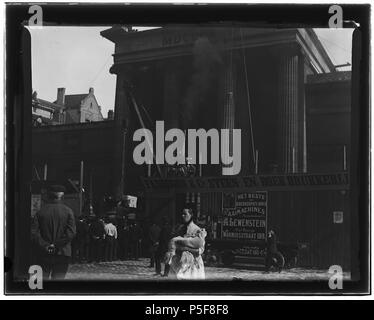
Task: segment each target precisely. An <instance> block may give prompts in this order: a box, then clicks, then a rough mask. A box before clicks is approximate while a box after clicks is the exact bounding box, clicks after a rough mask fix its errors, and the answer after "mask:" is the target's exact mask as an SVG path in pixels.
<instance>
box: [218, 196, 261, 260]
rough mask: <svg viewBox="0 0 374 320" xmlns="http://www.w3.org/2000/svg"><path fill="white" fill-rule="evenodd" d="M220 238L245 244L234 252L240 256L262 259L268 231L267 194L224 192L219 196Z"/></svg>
mask: <svg viewBox="0 0 374 320" xmlns="http://www.w3.org/2000/svg"><path fill="white" fill-rule="evenodd" d="M222 214H223V223H222V239H225V240H241V242H242V241H248V245H245V246H243V247H241V248H238V249H237V250H236V251H237V252H235V254H237V255H243V256H254V257H263V256H264V253H265V252H264V250H263V249H264V243H265V241H266V232H267V192H266V191H258V192H224V193H223V197H222Z"/></svg>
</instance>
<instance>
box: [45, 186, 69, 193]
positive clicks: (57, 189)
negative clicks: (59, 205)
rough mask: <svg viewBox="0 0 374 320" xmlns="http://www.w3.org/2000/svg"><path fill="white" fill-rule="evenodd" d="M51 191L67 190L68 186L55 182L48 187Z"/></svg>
mask: <svg viewBox="0 0 374 320" xmlns="http://www.w3.org/2000/svg"><path fill="white" fill-rule="evenodd" d="M48 191H49V192H66V188H65V187H64V186H62V185H59V184H53V185H51V186H49V188H48Z"/></svg>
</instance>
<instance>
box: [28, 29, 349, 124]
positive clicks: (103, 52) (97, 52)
mask: <svg viewBox="0 0 374 320" xmlns="http://www.w3.org/2000/svg"><path fill="white" fill-rule="evenodd" d="M108 28H109V27H102V26H101V27H50V26H48V27H47V26H45V27H39V28H32V27H31V28H29V29H30V33H31V50H32V51H31V54H32V57H31V59H32V87H33V90H34V91H37V93H38V98H41V99H44V100H48V101H52V102H53V101H55V100H56V96H57V88H61V87H64V88H66V94H81V93H88V90H89V88H90V87H93V88H94V89H95V97H96V99H97V101H98V103H99V105H100V106H101V108H102V112H103V116H104V117H106V116H107V112H108V110H110V109H114V97H115V89H116V75H112V74H110V73H109V69H110V67H111V66H112V64H113V57H112V55H113V53H114V44H113V43H112V42H111V41H109V40H107V39H105V38H103V37H102V36H101V35H100V31H102V30H105V29H108ZM136 29H139V30H142V29H141V28H136ZM315 31H316V33H317V36H318V37H319V39H320V41H321V42H322V44H323V46H324V47H325V49H326V51H327V53H328V54H329V55H330V58H331V60H332V62H333V63H334V64H335V65H338V64H345V63H347V62H349V63H351V47H352V31H353V29H315ZM339 70H340V71H345V70H350V68H349V67H348V68H347V67H346V68H340V69H339Z"/></svg>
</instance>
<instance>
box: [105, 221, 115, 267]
mask: <svg viewBox="0 0 374 320" xmlns="http://www.w3.org/2000/svg"><path fill="white" fill-rule="evenodd" d="M104 230H105V261H113V259H115V258H116V254H115V248H116V246H115V245H116V244H115V241H117V228H116V226H115V225H114V224H113V223H112V221H111V220H110V218H108V217H107V218H105V226H104Z"/></svg>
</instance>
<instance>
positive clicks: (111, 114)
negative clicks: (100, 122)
mask: <svg viewBox="0 0 374 320" xmlns="http://www.w3.org/2000/svg"><path fill="white" fill-rule="evenodd" d="M108 120H114V112H113V110H109V111H108Z"/></svg>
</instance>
